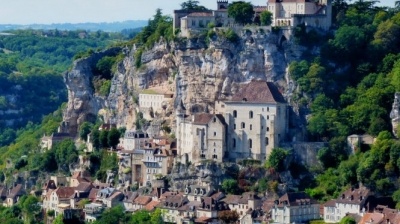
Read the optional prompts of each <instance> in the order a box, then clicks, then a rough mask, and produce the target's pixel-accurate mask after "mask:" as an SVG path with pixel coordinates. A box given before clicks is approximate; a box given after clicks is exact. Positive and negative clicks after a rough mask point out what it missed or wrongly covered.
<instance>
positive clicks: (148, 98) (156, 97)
mask: <svg viewBox="0 0 400 224" xmlns="http://www.w3.org/2000/svg"><path fill="white" fill-rule="evenodd" d="M173 97H174V94H173V93H171V92H169V91H166V92H165V91H164V92H160V91H157V90H154V89H147V90H144V92H143V93H140V94H139V107H140V109H150V108H152V109H153V111H154V112H155V111H158V110H161V109H165V107H166V105H167V103H168V102H170V101H171V100H172V99H173ZM163 107H164V108H163Z"/></svg>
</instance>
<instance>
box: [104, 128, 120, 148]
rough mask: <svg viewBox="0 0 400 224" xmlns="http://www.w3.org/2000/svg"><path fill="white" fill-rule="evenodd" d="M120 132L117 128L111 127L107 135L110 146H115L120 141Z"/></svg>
mask: <svg viewBox="0 0 400 224" xmlns="http://www.w3.org/2000/svg"><path fill="white" fill-rule="evenodd" d="M119 137H120V132H119V131H118V129H117V128H111V130H110V131H109V132H108V135H107V143H108V145H109V146H110V147H112V148H115V146H117V145H118V143H119Z"/></svg>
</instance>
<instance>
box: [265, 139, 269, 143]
mask: <svg viewBox="0 0 400 224" xmlns="http://www.w3.org/2000/svg"><path fill="white" fill-rule="evenodd" d="M268 144H269V139H268V137H265V145H268Z"/></svg>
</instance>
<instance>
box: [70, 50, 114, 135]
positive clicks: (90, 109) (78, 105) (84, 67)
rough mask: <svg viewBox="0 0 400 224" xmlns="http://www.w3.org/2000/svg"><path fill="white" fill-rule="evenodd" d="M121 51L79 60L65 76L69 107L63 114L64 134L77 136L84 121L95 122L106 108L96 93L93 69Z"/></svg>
mask: <svg viewBox="0 0 400 224" xmlns="http://www.w3.org/2000/svg"><path fill="white" fill-rule="evenodd" d="M119 51H120V48H111V49H108V50H105V51H102V52H98V53H94V54H92V55H91V56H90V57H87V58H82V59H78V60H76V61H74V64H73V67H72V69H71V70H70V71H68V72H66V73H65V74H64V82H65V84H66V86H67V90H68V105H67V108H66V110H65V112H64V114H63V123H64V124H63V125H62V127H63V129H64V130H62V132H68V133H69V134H71V135H72V136H75V135H76V134H77V130H78V127H79V125H80V124H82V123H83V122H84V121H93V122H94V121H95V119H96V116H97V114H98V112H99V111H100V109H102V108H104V106H105V99H104V98H102V97H100V96H97V95H95V93H94V89H93V85H92V78H93V75H94V74H93V71H92V68H93V66H94V65H96V63H97V62H98V61H99V60H100V59H101V58H103V57H105V56H110V55H116V54H117V53H118V52H119Z"/></svg>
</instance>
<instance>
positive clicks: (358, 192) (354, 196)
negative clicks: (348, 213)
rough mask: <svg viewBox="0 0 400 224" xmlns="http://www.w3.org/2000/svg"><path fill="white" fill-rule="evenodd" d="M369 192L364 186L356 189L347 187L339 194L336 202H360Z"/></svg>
mask: <svg viewBox="0 0 400 224" xmlns="http://www.w3.org/2000/svg"><path fill="white" fill-rule="evenodd" d="M369 194H370V190H369V189H367V188H365V187H363V188H357V189H354V188H349V189H347V190H346V191H345V192H343V193H342V194H341V195H340V196H339V198H338V199H337V200H336V202H337V203H344V204H362V203H363V202H364V201H365V200H366V198H367V197H368V196H369Z"/></svg>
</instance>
